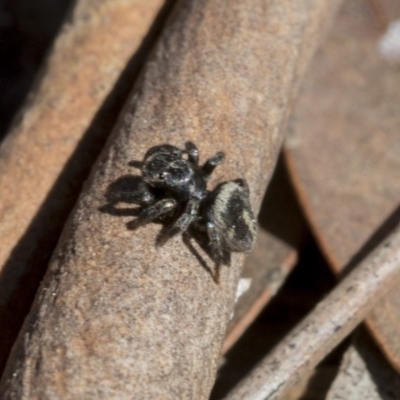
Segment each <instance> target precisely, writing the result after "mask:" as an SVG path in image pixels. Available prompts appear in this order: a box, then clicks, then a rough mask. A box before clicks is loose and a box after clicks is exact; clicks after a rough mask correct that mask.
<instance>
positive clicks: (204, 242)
mask: <svg viewBox="0 0 400 400" xmlns="http://www.w3.org/2000/svg"><path fill="white" fill-rule="evenodd" d="M129 165H130V166H132V167H135V168H141V166H142V163H141V162H137V161H131V162H130V163H129ZM141 182H142V177H141V176H138V175H124V176H122V177H120V178H118V179H117V180H116V181H114V182H112V183H111V184H110V185H109V186H108V188H107V190H106V193H105V195H104V197H105V198H106V201H107V204H105V205H104V206H101V207H99V211H100V212H103V213H106V214H110V215H114V216H117V217H127V216H130V217H137V216H139V214H140V213H141V211H142V210H143V208H144V207H143V205H142V204H141V203H140V201H138V200H137V197H136V196H133V193H135V192H137V191H139V187H140V184H141ZM150 190H152V191H153V194H154V195H155V197H156V199H157V200H159V199H161V198H163V197H164V195H165V193H163V191H160V190H158V191H157V190H156V189H154V188H150ZM119 203H126V204H135V205H137V207H134V208H132V207H129V208H121V207H118V204H119ZM181 211H182V207H177V209H176V210H174V211H173V213H171V214H169V215H166V216H163V217H162V218H158V219H156V220H154V221H152V222H151V223H158V224H161V225H162V228H161V230H160V232H159V233H158V234H157V236H156V238H155V245H156V246H162V245H163V244H165V240H164V239H165V236H166V233H167V231H168V230H169V228H170V226H171V224H172V223H173V221H175V219H176V218H177V216H178V215H179V214H180V212H181ZM135 221H136V219H133V220H131V221H129V222H127V223H126V224H125V226H126V228H127V229H128V230H132V231H134V230H137V229H140V228H141V225H140V226H136V224H135ZM192 239H193V240H194V241H195V242H196V243H197V244H198V246H199V247H200V248H201V250H202V251H204V252H205V253H206V254H207V255H208V257H209V258H210V259H211V260H213V261H214V263H215V266H214V268H212V267H210V266H209V265H208V264H207V262H206V260H205V259H204V257H203V256H202V255H201V253H200V252H199V250H198V249H197V248H196V247H195V246H194V245H193V243H192ZM182 242H183V243H184V245H185V246H186V247H187V249H188V250H189V251H190V252H191V253H192V254H193V255H194V257H195V258H196V259H197V261H198V262H199V264H200V265H201V266H202V267H203V268H204V269H205V270H206V271H207V273H208V274H209V275H210V276H211V277H212V279H213V280H214V282H215V283H218V282H219V271H220V266H221V265H230V262H231V257H230V254H229V253H225V255H224V259H223V260H222V262H221V263H218V262H216V261H215V260H214V258H213V255H212V252H211V248H210V245H209V239H208V235H207V233H206V232H205V231H204V232H203V230H202V229H199V228H198V227H195V226H190V227H189V229H188V230H187V231H185V232H183V233H182Z"/></svg>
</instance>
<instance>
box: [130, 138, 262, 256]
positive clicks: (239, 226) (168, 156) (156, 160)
mask: <svg viewBox="0 0 400 400" xmlns="http://www.w3.org/2000/svg"><path fill="white" fill-rule="evenodd" d="M224 158H225V155H224V153H222V152H218V153H216V154H215V155H214V156H213V157H211V158H209V159H208V160H207V161H206V162H205V163H204V164H203V165H200V164H199V152H198V149H197V147H196V146H195V145H194V144H193V143H192V142H187V143H186V144H185V150H181V149H179V148H178V147H175V146H172V145H169V144H163V145H160V146H154V147H152V148H150V149H149V150H148V151H147V153H146V155H145V156H144V160H143V164H142V166H141V171H142V179H143V181H142V183H141V185H140V187H139V190H138V191H136V192H134V193H132V194H131V195H132V197H133V198H134V199H135V200H137V201H138V202H139V203H140V204H141V205H142V211H141V212H140V214H139V216H138V217H137V218H136V219H135V220H134V221H133V224H131V227H132V228H137V227H139V226H141V225H143V224H146V223H148V222H151V221H155V220H163V221H168V226H167V229H166V230H165V232H164V233H163V235H162V236H161V238H160V240H159V244H162V243H165V241H167V240H168V239H169V238H171V237H172V236H174V235H177V234H179V233H183V232H185V231H186V230H187V229H188V228H189V227H193V228H194V229H198V230H200V231H203V232H206V234H207V235H208V239H209V245H210V248H211V253H212V256H213V258H214V260H215V261H216V262H217V263H221V262H222V261H223V260H224V258H225V257H224V255H226V254H227V253H231V252H248V251H250V250H251V249H252V247H253V245H254V242H255V237H256V233H257V223H256V220H255V218H254V214H253V211H252V209H251V205H250V200H249V189H248V185H247V183H246V181H245V180H243V179H236V180H233V181H228V182H224V183H221V184H220V185H218V186H217V187H216V188H215V189H214V190H213V191H210V190H208V189H207V181H208V178H209V177H210V175H211V174H212V172H213V171H214V169H215V167H216V166H218V165H219V164H221V163H222V161H223V160H224Z"/></svg>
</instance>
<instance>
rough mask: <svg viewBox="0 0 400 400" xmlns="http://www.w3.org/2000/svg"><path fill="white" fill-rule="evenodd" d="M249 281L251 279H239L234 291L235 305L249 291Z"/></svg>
mask: <svg viewBox="0 0 400 400" xmlns="http://www.w3.org/2000/svg"><path fill="white" fill-rule="evenodd" d="M251 281H252V279H251V278H240V280H239V283H238V287H237V289H236V298H235V303H236V302H237V301H238V300H239V298H240V297H241V296H243V294H244V293H246V292H247V291H248V290H249V289H250V286H251Z"/></svg>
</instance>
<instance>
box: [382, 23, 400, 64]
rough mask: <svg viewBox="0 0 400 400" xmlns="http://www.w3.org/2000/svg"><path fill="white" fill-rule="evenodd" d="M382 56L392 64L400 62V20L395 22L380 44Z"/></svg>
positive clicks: (389, 27)
mask: <svg viewBox="0 0 400 400" xmlns="http://www.w3.org/2000/svg"><path fill="white" fill-rule="evenodd" d="M378 49H379V52H380V54H381V56H382V57H383V58H384V59H385V60H387V61H391V62H400V20H396V21H393V22H392V23H391V24H390V25H389V26H388V29H387V30H386V32H385V34H384V35H383V36H382V37H381V39H380V40H379V42H378Z"/></svg>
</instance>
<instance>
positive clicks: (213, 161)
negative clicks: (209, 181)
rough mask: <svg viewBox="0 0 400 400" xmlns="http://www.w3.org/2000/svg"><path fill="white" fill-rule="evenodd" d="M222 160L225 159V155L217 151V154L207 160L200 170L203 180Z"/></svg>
mask: <svg viewBox="0 0 400 400" xmlns="http://www.w3.org/2000/svg"><path fill="white" fill-rule="evenodd" d="M224 158H225V153H223V152H222V151H219V152H218V153H217V154H215V155H214V156H212V157H211V158H209V159H208V160H207V161H206V162H205V163H204V165H203V166H202V168H201V169H202V172H203V176H204V177H205V178H208V177H209V176H210V175H211V174H212V172H213V171H214V169H215V167H216V166H218V165H219V164H221V163H222V162H223V161H224Z"/></svg>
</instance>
